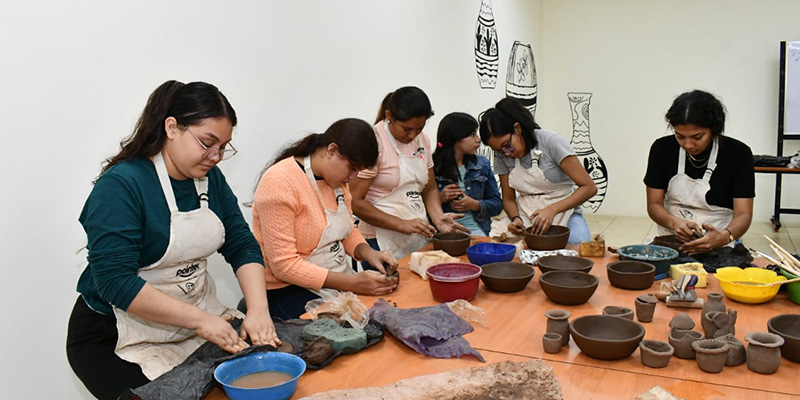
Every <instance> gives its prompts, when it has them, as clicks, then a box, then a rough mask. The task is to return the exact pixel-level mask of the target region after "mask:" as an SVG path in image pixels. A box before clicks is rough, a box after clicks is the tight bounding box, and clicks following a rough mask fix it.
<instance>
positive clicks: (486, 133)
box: [480, 97, 542, 151]
mask: <svg viewBox="0 0 800 400" xmlns="http://www.w3.org/2000/svg"><path fill="white" fill-rule="evenodd" d="M515 123H518V124H519V125H520V127H521V128H522V139H523V140H524V141H525V150H526V151H530V150H531V149H533V148H534V147H536V145H537V141H536V135H535V134H534V131H535V130H536V129H542V127H541V126H539V124H537V123H536V120H534V119H533V114H531V113H530V111H528V109H527V108H525V106H523V105H522V104H521V103H520V102H519V101H517V100H516V99H514V98H511V97H506V98H503V99H501V100H500V101H498V102H497V104H495V106H494V108H490V109H488V110H486V111H484V112H483V113H482V114H481V115H480V134H481V141H482V142H483V144H487V145H488V141H489V138H491V137H502V136H505V135H508V134H509V133H512V132H514V124H515Z"/></svg>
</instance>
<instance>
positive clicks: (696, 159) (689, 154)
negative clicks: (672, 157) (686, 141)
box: [686, 151, 708, 162]
mask: <svg viewBox="0 0 800 400" xmlns="http://www.w3.org/2000/svg"><path fill="white" fill-rule="evenodd" d="M686 154H687V155H688V156H689V158H691V159H692V160H693V161H697V162H702V161H706V160H708V157H706V158H704V159H702V160H701V159H699V158H694V156H693V155H692V154H691V153H689V152H688V151H687V152H686Z"/></svg>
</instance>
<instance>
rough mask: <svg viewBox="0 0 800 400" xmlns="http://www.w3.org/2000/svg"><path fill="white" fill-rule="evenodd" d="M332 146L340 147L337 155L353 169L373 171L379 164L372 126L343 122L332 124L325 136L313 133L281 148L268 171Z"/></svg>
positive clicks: (363, 123) (348, 121) (365, 123)
mask: <svg viewBox="0 0 800 400" xmlns="http://www.w3.org/2000/svg"><path fill="white" fill-rule="evenodd" d="M331 143H335V144H336V146H338V147H339V154H341V155H342V156H343V157H344V158H346V159H347V160H348V161H350V164H352V165H353V168H359V169H362V168H372V167H374V166H375V164H377V163H378V140H377V139H376V138H375V131H374V130H372V126H370V125H369V124H368V123H367V121H364V120H361V119H358V118H345V119H340V120H338V121H336V122H334V123H333V125H331V126H330V127H329V128H328V129H326V130H325V132H324V133H312V134H310V135H308V136H306V137H304V138H302V139H300V140H298V141H297V142H294V143H292V144H291V145H289V146H288V147H286V148H284V149H283V150H281V152H280V153H279V154H278V156H277V157H275V160H274V161H273V162H272V164H270V165H269V166H268V167H267V168H269V167H271V166H273V165H275V164H276V163H277V162H278V161H281V160H283V159H286V158H289V157H306V156H310V155H311V154H313V153H314V152H315V151H316V150H317V149H321V148H325V147H328V145H329V144H331ZM265 170H266V169H265ZM262 175H263V173H262Z"/></svg>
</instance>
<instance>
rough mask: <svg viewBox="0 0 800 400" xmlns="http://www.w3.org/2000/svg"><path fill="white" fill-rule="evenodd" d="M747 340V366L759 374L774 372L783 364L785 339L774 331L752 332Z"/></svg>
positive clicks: (746, 337)
mask: <svg viewBox="0 0 800 400" xmlns="http://www.w3.org/2000/svg"><path fill="white" fill-rule="evenodd" d="M744 340H745V341H747V343H748V344H747V368H750V371H753V372H758V373H759V374H772V373H775V371H777V370H778V367H780V366H781V349H780V347H781V346H783V343H784V340H783V338H782V337H780V336H778V335H776V334H774V333H765V332H750V333H748V334H747V335H746V336H745V337H744Z"/></svg>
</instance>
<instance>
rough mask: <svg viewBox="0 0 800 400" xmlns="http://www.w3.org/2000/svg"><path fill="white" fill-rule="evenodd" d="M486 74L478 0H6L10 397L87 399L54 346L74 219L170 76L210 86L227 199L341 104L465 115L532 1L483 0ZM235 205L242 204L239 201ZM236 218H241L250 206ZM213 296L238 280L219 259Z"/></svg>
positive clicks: (344, 111)
mask: <svg viewBox="0 0 800 400" xmlns="http://www.w3.org/2000/svg"><path fill="white" fill-rule="evenodd" d="M493 6H494V16H495V19H496V20H497V29H498V35H499V38H500V51H501V53H500V71H501V73H500V76H499V78H500V79H499V83H498V86H497V88H496V89H495V90H481V89H479V87H478V82H477V76H476V73H475V65H474V56H473V42H472V41H473V35H474V30H475V22H476V18H477V14H478V10H479V8H480V1H479V0H470V1H466V0H438V1H435V2H434V1H430V0H403V1H376V0H337V1H284V2H277V1H236V2H217V1H208V0H202V1H171V2H165V1H155V0H149V1H136V2H107V1H99V0H98V1H84V0H78V1H70V2H60V1H35V0H34V1H12V0H7V1H6V2H4V4H3V12H2V13H0V49H1V50H0V73H1V74H2V79H0V110H2V111H0V112H2V116H3V120H4V121H5V123H6V124H5V126H4V129H3V132H2V137H3V138H4V143H5V146H6V149H7V150H6V154H5V156H4V157H3V158H2V161H0V162H2V166H3V168H2V173H1V174H0V186H1V187H2V188H3V196H2V197H0V205H2V207H0V221H2V228H0V229H2V239H3V245H2V249H3V251H2V253H1V254H2V256H0V257H1V258H0V260H2V263H0V265H2V266H3V268H4V271H5V276H4V277H3V279H0V293H2V300H3V307H2V310H3V311H2V314H0V317H2V321H3V330H2V333H0V343H2V345H0V346H2V359H3V362H2V374H0V376H2V378H0V379H2V380H1V381H0V382H1V383H2V386H3V387H4V388H5V393H7V394H6V395H5V396H7V397H9V398H51V397H59V398H66V399H77V398H89V397H90V396H89V395H88V392H86V391H85V389H84V388H83V387H82V385H81V383H80V382H79V381H78V380H77V379H76V378H75V377H74V375H73V374H72V371H71V370H70V368H69V366H68V364H67V360H66V357H65V350H64V343H65V337H66V326H67V318H68V316H69V313H70V310H71V309H72V305H73V303H74V301H75V297H76V292H75V283H76V281H77V278H78V276H79V275H80V273H81V271H82V269H83V267H84V264H85V254H79V255H76V254H75V253H74V252H75V250H76V249H77V248H78V247H80V246H81V245H82V244H83V239H82V238H83V230H82V228H81V226H80V224H79V223H78V221H77V218H78V214H79V213H80V210H81V207H82V205H83V202H84V200H85V198H86V196H87V194H88V192H89V191H90V190H91V185H90V181H91V180H92V178H94V177H95V176H96V174H97V173H98V171H99V167H100V162H101V161H102V160H103V159H105V158H106V157H108V156H110V155H112V154H113V153H114V152H115V151H116V150H117V148H118V143H119V140H120V139H122V138H123V137H124V136H126V135H127V134H128V133H129V132H130V131H131V129H132V127H133V125H134V123H135V120H136V118H137V116H138V114H139V112H140V111H141V109H142V107H143V106H144V103H145V100H146V99H147V96H148V95H149V93H150V92H151V91H152V90H153V89H155V87H156V86H158V85H159V84H160V83H162V82H163V81H165V80H168V79H178V80H181V81H184V82H188V81H192V80H204V81H208V82H211V83H214V84H216V85H217V86H219V87H220V88H221V89H222V91H223V92H224V93H225V94H226V95H227V96H228V98H229V99H230V100H231V102H232V103H233V105H234V107H235V108H236V110H237V112H238V116H239V121H240V124H239V127H238V128H237V130H236V133H235V134H234V143H235V144H236V145H237V147H238V148H239V149H240V154H239V155H237V156H236V157H235V158H233V159H231V160H230V161H226V162H225V163H223V164H222V165H221V167H222V169H223V170H224V172H225V173H226V176H227V178H228V180H229V182H230V184H231V186H232V187H233V189H234V192H236V193H237V194H238V195H239V198H240V200H242V201H246V200H249V198H250V194H251V191H252V188H253V183H254V180H255V178H256V175H257V174H258V173H259V172H260V170H261V168H262V167H263V166H264V165H265V164H266V163H267V162H268V161H269V160H270V159H271V158H272V156H273V155H274V154H275V152H276V151H277V150H278V148H279V147H280V146H282V145H284V144H286V143H287V142H289V141H290V140H294V139H297V138H299V137H300V136H301V135H303V134H304V133H306V132H310V131H321V130H324V129H325V128H326V127H327V126H328V125H329V124H330V123H332V122H333V121H335V120H336V119H339V118H343V117H360V118H364V119H367V120H372V119H373V118H374V116H375V114H376V113H377V108H378V106H379V103H380V100H381V99H382V98H383V96H384V95H385V94H386V93H387V92H389V91H391V90H393V89H395V88H396V87H399V86H403V85H417V86H420V87H421V88H423V89H424V90H425V91H426V92H427V93H428V95H429V96H430V98H431V100H432V102H433V105H434V109H435V111H436V113H437V114H436V116H435V117H434V118H433V119H432V121H431V123H430V124H429V128H428V129H427V133H428V134H429V135H432V136H435V128H436V126H437V124H438V121H439V119H440V118H441V117H442V116H444V115H445V114H447V113H448V112H451V111H456V110H458V111H466V112H470V113H472V114H477V113H478V112H479V111H481V110H483V109H485V108H487V107H489V106H490V105H492V104H494V102H496V101H497V100H498V99H500V98H501V97H502V96H503V94H504V84H503V82H504V81H503V79H504V76H505V69H506V59H507V57H508V53H509V50H510V47H511V44H512V43H513V42H514V40H521V41H523V42H528V43H531V44H532V45H533V49H534V52H537V51H539V50H540V49H541V48H542V34H541V33H542V30H541V29H542V28H541V21H542V17H541V9H542V2H541V0H525V1H523V0H494V1H493ZM245 211H246V212H247V213H249V211H247V210H245ZM248 218H249V216H248ZM212 272H213V274H214V275H215V277H216V278H217V282H218V286H219V288H220V293H221V297H222V298H223V300H224V301H225V302H227V303H228V304H231V305H235V302H236V301H237V300H238V298H239V296H240V292H239V291H238V288H237V286H236V283H235V280H234V279H233V275H232V274H231V273H230V270H229V269H228V267H227V266H225V265H223V263H222V262H221V259H220V258H219V257H217V258H215V259H214V262H213V263H212Z"/></svg>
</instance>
